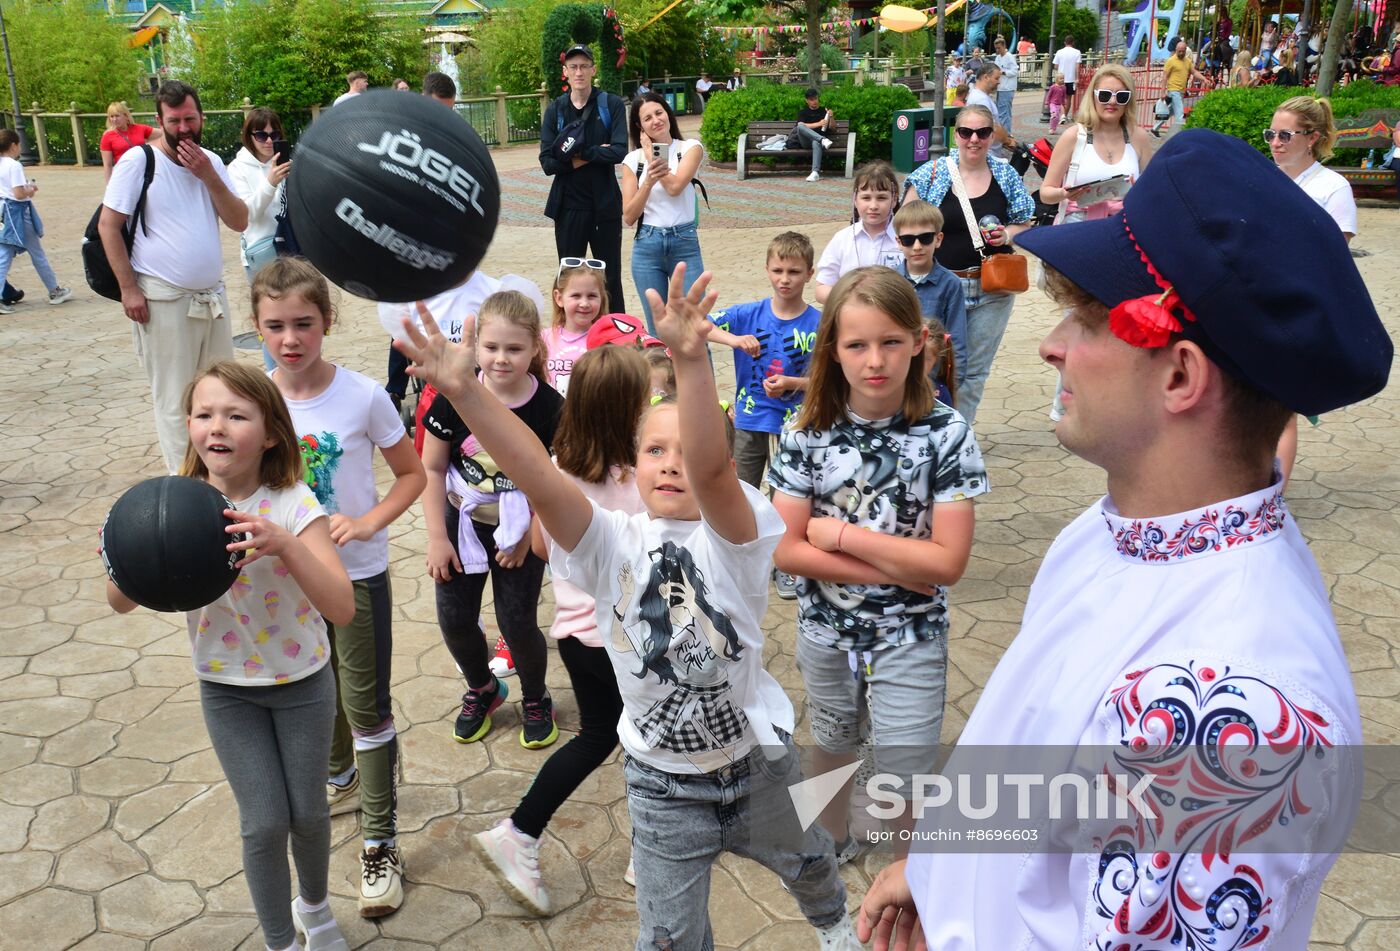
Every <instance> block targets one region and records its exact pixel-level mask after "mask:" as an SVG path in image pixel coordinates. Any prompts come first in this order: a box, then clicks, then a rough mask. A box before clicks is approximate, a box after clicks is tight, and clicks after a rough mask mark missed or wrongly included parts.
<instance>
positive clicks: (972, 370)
mask: <svg viewBox="0 0 1400 951" xmlns="http://www.w3.org/2000/svg"><path fill="white" fill-rule="evenodd" d="M960 280H961V281H962V285H963V293H964V294H965V295H966V297H967V375H966V376H964V377H963V382H962V384H961V385H960V386H959V387H958V412H959V413H961V414H962V416H963V419H965V420H967V424H968V425H969V426H971V425H972V423H973V421H974V420H975V419H976V418H977V404H978V403H981V402H982V391H983V389H985V388H986V386H987V377H988V376H990V375H991V372H992V360H993V358H995V357H996V355H997V348H999V347H1000V346H1001V338H1002V335H1003V334H1005V333H1006V325H1007V324H1008V323H1009V322H1010V321H1011V308H1013V307H1015V306H1016V295H1015V294H983V293H982V279H981V278H980V277H964V278H960Z"/></svg>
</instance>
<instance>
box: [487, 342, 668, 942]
mask: <svg viewBox="0 0 1400 951" xmlns="http://www.w3.org/2000/svg"><path fill="white" fill-rule="evenodd" d="M647 369H648V368H647V363H646V361H645V360H643V359H642V355H641V354H640V353H638V352H637V351H636V350H635V349H634V348H632V347H626V346H616V347H608V346H605V347H599V348H598V349H596V350H589V351H588V352H587V353H585V354H584V355H583V356H582V357H580V358H579V359H578V361H577V362H576V363H575V364H574V372H573V383H572V386H571V387H570V393H569V398H568V400H566V401H565V402H564V411H563V413H561V414H560V417H559V428H558V430H556V432H555V434H554V464H555V465H556V466H558V467H559V471H560V472H562V473H564V475H565V476H566V477H568V479H569V481H570V482H572V483H574V484H575V485H577V486H578V488H579V491H581V492H582V493H583V494H584V495H585V496H586V497H588V498H589V499H592V500H593V501H594V502H597V503H598V505H599V506H601V507H602V508H604V509H607V510H609V511H612V512H625V513H627V514H628V515H633V514H636V513H637V512H641V511H644V509H643V508H642V497H641V495H640V493H638V491H637V480H636V478H635V476H634V472H633V469H634V467H635V464H636V461H637V452H636V448H635V444H636V437H637V418H638V417H639V416H640V415H641V412H642V407H643V406H645V405H646V403H647V397H648V380H647ZM534 529H535V535H534V548H535V554H537V555H539V556H540V557H541V558H548V557H549V544H550V542H549V537H548V535H547V534H545V532H544V531H543V528H542V526H541V525H540V524H539V521H538V520H536V522H535V526H534ZM595 610H596V608H595V605H594V603H593V598H592V596H591V595H589V594H588V593H587V592H584V591H580V590H579V589H578V588H576V587H574V586H573V585H571V584H569V583H568V582H567V581H561V580H557V579H556V580H555V581H554V623H553V624H552V625H550V628H549V636H550V637H552V638H554V639H555V640H556V641H558V645H559V659H560V660H561V661H563V662H564V668H565V669H566V670H567V671H568V672H569V684H570V686H572V687H573V690H574V701H575V702H576V703H577V704H578V715H579V733H578V736H576V737H575V738H574V739H572V740H570V741H569V742H568V743H566V744H565V745H564V746H563V747H562V748H561V749H560V750H559V751H558V752H556V753H554V755H552V756H550V758H549V759H548V760H547V761H546V762H545V764H544V766H542V767H540V771H539V773H538V774H537V775H536V776H535V780H534V782H533V783H531V784H530V788H529V789H528V791H526V793H525V795H524V797H523V798H522V799H521V800H520V804H519V805H517V806H516V807H515V811H514V812H513V813H511V816H510V818H509V819H502V820H501V821H500V823H498V824H497V825H496V827H495V828H493V829H490V830H488V831H486V832H482V833H479V834H478V835H476V836H473V840H472V847H473V848H474V849H476V851H477V852H478V853H480V855H481V856H482V858H483V859H484V860H485V861H486V865H487V867H489V868H490V869H491V870H492V871H493V872H495V873H496V875H497V877H499V878H500V879H501V881H502V883H503V884H504V885H505V888H506V891H507V892H509V893H510V894H511V895H514V896H515V897H516V898H517V899H519V900H520V902H521V904H523V905H524V906H525V907H526V908H528V909H530V911H532V912H534V913H535V914H537V915H548V914H550V911H551V909H550V904H549V897H548V893H547V892H546V890H545V887H544V882H543V880H542V877H541V874H540V861H539V855H540V836H541V835H543V834H544V829H545V826H546V825H547V824H548V823H549V820H550V817H551V816H553V815H554V813H555V810H557V809H558V808H559V807H560V806H562V805H563V804H564V801H565V800H566V799H568V798H569V796H570V795H572V794H573V792H574V790H575V789H577V788H578V786H579V784H580V783H582V782H583V781H584V780H585V779H587V778H588V776H589V774H591V773H592V772H593V771H594V770H595V769H597V768H598V767H599V766H602V765H603V761H604V760H606V759H607V758H608V757H609V756H611V755H612V752H613V750H614V749H616V748H617V720H618V717H620V716H621V715H622V697H621V695H620V694H619V693H618V690H617V677H616V675H615V674H614V673H613V669H612V663H611V662H610V661H609V660H608V653H607V651H606V650H604V648H603V638H602V635H601V634H599V633H598V622H597V619H596V618H595V616H594V612H595Z"/></svg>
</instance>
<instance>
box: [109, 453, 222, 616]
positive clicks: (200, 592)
mask: <svg viewBox="0 0 1400 951" xmlns="http://www.w3.org/2000/svg"><path fill="white" fill-rule="evenodd" d="M229 508H233V504H232V503H231V502H229V500H228V499H226V498H224V494H223V493H222V492H220V491H219V490H218V489H216V488H214V487H213V486H212V485H210V484H209V483H207V482H201V481H200V480H198V479H187V478H185V477H183V476H161V477H160V478H158V479H147V480H146V481H145V482H140V483H138V484H136V485H134V486H132V487H131V488H130V489H127V490H126V492H125V494H123V495H122V497H121V498H119V499H117V502H116V504H115V505H113V506H112V510H111V511H110V512H108V513H107V521H106V522H104V523H103V525H102V563H103V564H104V565H106V566H107V575H108V576H109V577H110V578H111V579H112V581H113V583H115V584H116V586H117V587H118V588H119V589H120V590H121V593H122V594H124V595H126V596H127V597H128V598H130V599H131V600H133V601H135V602H136V603H137V604H139V605H142V606H143V607H148V608H150V609H151V610H152V611H193V610H195V609H196V608H202V607H204V606H205V605H206V604H212V603H213V602H214V601H217V600H218V599H219V598H220V597H221V596H222V595H223V594H224V592H226V591H228V589H229V588H230V587H232V586H233V582H234V580H235V579H237V578H238V569H237V568H235V567H234V564H235V563H236V562H237V561H238V560H239V559H240V558H242V557H243V556H242V554H241V553H239V552H231V551H228V550H227V548H226V546H227V545H229V544H230V543H231V542H233V541H234V540H236V539H239V538H241V537H242V536H240V535H237V534H230V533H228V532H226V531H225V530H224V529H225V528H226V527H227V526H228V525H231V524H232V522H230V521H229V520H228V519H227V518H225V517H224V509H229Z"/></svg>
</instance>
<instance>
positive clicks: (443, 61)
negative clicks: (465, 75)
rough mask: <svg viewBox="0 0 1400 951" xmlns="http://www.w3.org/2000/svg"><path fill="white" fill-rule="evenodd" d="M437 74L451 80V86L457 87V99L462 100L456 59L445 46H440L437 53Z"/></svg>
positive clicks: (459, 74)
mask: <svg viewBox="0 0 1400 951" xmlns="http://www.w3.org/2000/svg"><path fill="white" fill-rule="evenodd" d="M437 68H438V72H440V73H443V74H445V75H446V76H447V77H448V78H449V79H451V80H452V85H454V86H456V87H457V98H458V99H461V98H462V79H461V71H460V70H458V69H457V57H455V56H453V55H452V53H451V51H450V50H448V48H447V44H446V43H443V44H442V50H441V51H440V52H439V53H438V61H437Z"/></svg>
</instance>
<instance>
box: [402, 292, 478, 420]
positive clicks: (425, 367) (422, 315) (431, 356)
mask: <svg viewBox="0 0 1400 951" xmlns="http://www.w3.org/2000/svg"><path fill="white" fill-rule="evenodd" d="M416 306H417V308H418V324H419V325H418V326H417V327H415V326H414V325H413V321H412V320H410V319H409V318H407V317H405V318H404V321H403V329H404V332H405V333H406V334H407V337H406V338H404V339H401V340H395V341H394V347H395V349H397V350H398V351H399V353H402V354H403V355H404V356H405V357H408V359H409V360H410V361H411V363H412V365H411V366H410V367H409V368H408V372H409V375H411V376H413V377H415V378H417V379H420V380H426V381H427V382H429V383H431V384H432V385H433V387H434V389H436V390H437V391H438V392H439V393H441V394H443V395H444V396H446V397H447V398H448V399H449V400H450V399H452V398H453V397H458V396H461V395H462V394H463V393H464V392H466V390H467V388H468V387H469V386H471V384H472V383H473V382H475V380H476V372H475V371H476V353H475V350H476V346H475V344H476V318H475V317H474V316H472V317H468V318H467V320H466V324H465V326H463V328H462V342H461V343H453V342H452V341H450V340H448V339H447V337H445V336H444V335H443V332H442V328H441V327H439V326H438V323H437V321H436V320H434V319H433V315H432V314H431V313H429V312H428V308H427V307H425V306H424V304H423V302H422V301H419V302H418V303H417V305H416Z"/></svg>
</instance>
